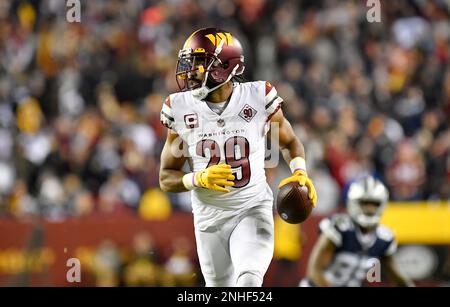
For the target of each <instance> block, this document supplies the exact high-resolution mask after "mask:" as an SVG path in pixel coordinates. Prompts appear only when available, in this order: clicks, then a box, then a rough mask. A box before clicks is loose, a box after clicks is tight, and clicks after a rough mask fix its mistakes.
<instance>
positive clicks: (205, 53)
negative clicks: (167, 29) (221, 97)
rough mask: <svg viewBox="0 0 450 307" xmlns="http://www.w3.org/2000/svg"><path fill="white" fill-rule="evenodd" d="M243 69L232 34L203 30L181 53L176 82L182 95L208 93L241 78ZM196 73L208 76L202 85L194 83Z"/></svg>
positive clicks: (186, 43) (240, 50)
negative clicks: (238, 76) (184, 93)
mask: <svg viewBox="0 0 450 307" xmlns="http://www.w3.org/2000/svg"><path fill="white" fill-rule="evenodd" d="M244 68H245V66H244V54H243V50H242V46H241V43H240V42H239V40H237V38H236V37H234V36H232V35H231V33H229V32H226V31H223V30H219V29H216V28H204V29H199V30H197V31H195V32H194V33H192V34H191V35H190V36H189V37H188V39H187V40H186V42H185V43H184V45H183V48H182V49H181V50H180V51H179V53H178V61H177V71H176V80H177V84H178V87H179V88H180V90H181V91H188V90H195V89H198V90H200V89H202V88H203V89H204V91H203V93H205V91H206V92H209V91H212V90H213V89H216V88H218V87H219V86H221V85H223V84H225V83H226V82H228V81H229V80H231V78H232V77H233V76H235V75H241V74H242V73H243V72H244ZM197 71H199V72H201V73H204V74H205V75H204V79H203V80H202V81H199V80H196V79H195V76H196V73H197ZM207 84H208V86H209V87H210V88H208V87H206V85H207ZM211 87H214V88H213V89H211ZM200 96H201V97H202V96H204V95H200Z"/></svg>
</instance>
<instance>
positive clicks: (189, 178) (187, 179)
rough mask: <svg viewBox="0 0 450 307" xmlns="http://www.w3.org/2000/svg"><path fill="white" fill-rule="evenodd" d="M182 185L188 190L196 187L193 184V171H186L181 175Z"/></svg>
mask: <svg viewBox="0 0 450 307" xmlns="http://www.w3.org/2000/svg"><path fill="white" fill-rule="evenodd" d="M183 185H184V187H185V188H186V189H188V190H193V189H195V188H197V186H196V185H195V173H187V174H186V175H184V176H183Z"/></svg>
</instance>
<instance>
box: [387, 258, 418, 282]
mask: <svg viewBox="0 0 450 307" xmlns="http://www.w3.org/2000/svg"><path fill="white" fill-rule="evenodd" d="M381 267H382V268H383V269H384V270H385V272H386V273H387V275H388V277H389V280H390V281H392V282H393V283H394V284H395V285H396V286H398V287H414V283H413V281H412V280H410V279H409V278H408V277H406V276H405V275H403V274H402V273H401V272H400V271H399V270H398V269H397V266H396V265H395V262H394V258H393V257H392V256H385V257H383V258H382V260H381Z"/></svg>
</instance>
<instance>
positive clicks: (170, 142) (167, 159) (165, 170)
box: [159, 129, 188, 192]
mask: <svg viewBox="0 0 450 307" xmlns="http://www.w3.org/2000/svg"><path fill="white" fill-rule="evenodd" d="M178 138H179V136H178V134H177V133H175V132H174V131H173V130H171V129H167V138H166V143H165V144H164V147H163V150H162V152H161V165H160V171H159V186H160V187H161V190H163V191H164V192H184V191H188V189H187V188H186V186H185V185H184V184H183V176H184V175H186V173H185V172H183V171H182V170H181V169H182V168H183V165H184V163H185V162H186V155H185V154H183V155H181V157H177V156H175V154H174V153H176V152H179V148H176V140H177V139H178Z"/></svg>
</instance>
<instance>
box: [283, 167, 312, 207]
mask: <svg viewBox="0 0 450 307" xmlns="http://www.w3.org/2000/svg"><path fill="white" fill-rule="evenodd" d="M291 182H297V183H298V184H299V185H300V186H304V185H306V187H307V188H308V197H309V199H311V200H312V202H313V205H314V207H315V206H316V203H317V192H316V188H315V187H314V184H313V182H312V180H311V178H309V177H308V174H307V173H306V172H305V171H303V170H298V171H295V172H294V174H292V176H291V177H288V178H286V179H283V180H282V181H281V182H280V184H279V185H278V188H281V187H282V186H284V185H286V184H288V183H291Z"/></svg>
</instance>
